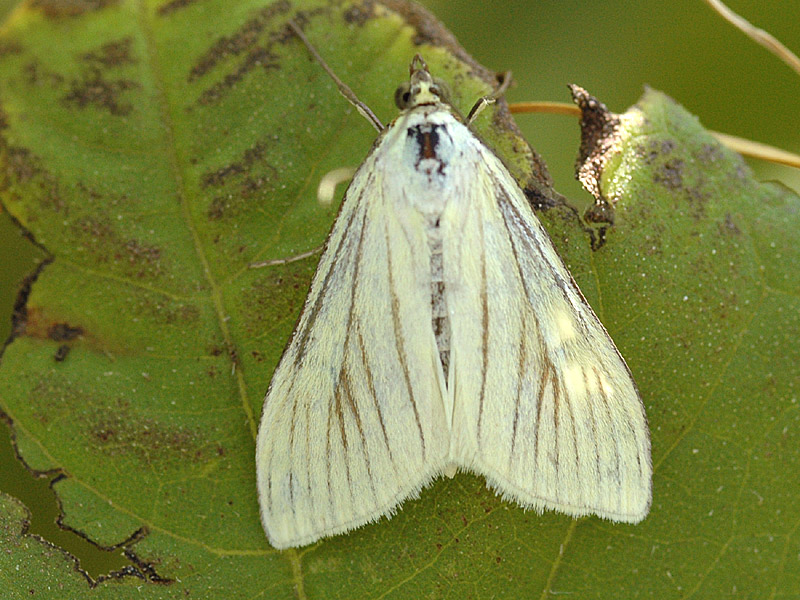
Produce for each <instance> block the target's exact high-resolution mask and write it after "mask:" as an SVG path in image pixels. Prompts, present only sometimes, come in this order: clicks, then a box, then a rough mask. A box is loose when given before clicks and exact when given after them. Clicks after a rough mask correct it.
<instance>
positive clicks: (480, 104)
mask: <svg viewBox="0 0 800 600" xmlns="http://www.w3.org/2000/svg"><path fill="white" fill-rule="evenodd" d="M510 85H511V71H506V72H505V73H503V75H502V81H501V82H500V85H498V86H497V88H496V89H495V90H494V91H493V92H492V93H491V94H489V95H487V96H483V97H482V98H478V101H477V102H475V104H474V105H473V107H472V108H471V109H470V111H469V114H468V115H467V125H470V124H472V122H473V121H474V120H475V118H476V117H477V116H478V115H479V114H480V113H481V112H482V111H483V109H484V108H486V107H487V106H489V105H490V104H494V103H495V102H497V100H498V99H499V98H502V97H503V95H504V94H505V93H506V90H507V89H508V86H510Z"/></svg>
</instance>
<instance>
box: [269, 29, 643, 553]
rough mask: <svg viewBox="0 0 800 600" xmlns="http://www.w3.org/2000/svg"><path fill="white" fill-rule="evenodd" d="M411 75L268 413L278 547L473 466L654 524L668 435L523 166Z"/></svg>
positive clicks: (572, 508)
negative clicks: (521, 175)
mask: <svg viewBox="0 0 800 600" xmlns="http://www.w3.org/2000/svg"><path fill="white" fill-rule="evenodd" d="M303 40H304V42H306V43H307V40H305V38H304V37H303ZM317 56H318V55H317ZM320 60H321V59H320ZM410 70H411V78H410V82H409V85H408V88H407V91H403V92H402V93H400V92H398V95H397V96H398V97H399V98H400V99H401V100H402V104H401V109H402V110H401V113H400V115H399V116H398V117H397V118H396V119H395V120H394V121H393V122H392V123H391V124H390V125H389V126H388V127H387V128H386V130H384V131H383V132H382V134H381V137H380V138H379V140H378V142H377V143H376V144H375V146H374V147H373V149H372V151H371V152H370V154H369V156H368V157H367V158H366V160H365V161H364V163H363V164H362V165H361V167H360V168H359V169H358V171H357V172H356V174H355V175H354V177H353V181H352V183H351V185H350V187H349V188H348V190H347V192H346V194H345V199H344V201H343V204H342V208H341V210H340V214H339V216H338V217H337V220H336V222H335V223H334V226H333V229H332V230H331V234H330V236H329V239H328V242H327V245H326V248H325V251H324V253H323V255H322V258H321V260H320V263H319V266H318V268H317V271H316V273H315V275H314V278H313V280H312V284H311V290H310V292H309V295H308V298H307V299H306V303H305V306H304V308H303V312H302V315H301V317H300V320H299V323H298V325H297V328H296V330H295V332H294V334H293V336H292V339H291V341H290V342H289V345H288V347H287V349H286V351H285V352H284V355H283V357H282V358H281V361H280V363H279V365H278V368H277V369H276V371H275V374H274V375H273V379H272V382H271V384H270V388H269V390H268V392H267V395H266V398H265V401H264V411H263V414H262V419H261V425H260V428H259V433H258V440H257V450H256V468H257V479H258V491H259V502H260V505H261V516H262V521H263V524H264V529H265V531H266V532H267V536H268V537H269V540H270V543H271V544H272V545H273V546H275V547H276V548H286V547H289V546H301V545H305V544H308V543H311V542H313V541H315V540H317V539H319V538H321V537H325V536H329V535H334V534H336V533H341V532H344V531H348V530H350V529H353V528H356V527H359V526H360V525H363V524H365V523H367V522H369V521H374V520H377V519H379V518H380V517H381V516H391V514H393V513H394V511H395V510H396V509H397V506H398V505H399V504H400V503H401V502H402V501H403V500H404V499H406V498H407V497H409V496H415V495H416V494H417V493H418V492H419V490H420V489H421V488H422V487H423V486H425V485H426V484H427V483H428V482H429V481H430V480H431V479H432V478H434V477H436V476H437V475H439V474H441V473H447V474H448V475H452V474H453V473H454V472H455V469H456V468H461V469H464V470H472V471H475V472H477V473H480V474H483V475H484V476H486V478H487V480H488V482H489V484H490V485H491V486H492V487H494V488H495V489H496V490H497V491H498V492H499V493H501V494H502V495H503V496H504V497H505V498H508V499H512V500H514V501H516V502H518V503H519V504H521V505H522V506H524V507H530V508H534V509H537V510H543V509H545V508H552V509H556V510H560V511H563V512H566V513H568V514H571V515H575V516H580V515H585V514H597V515H599V516H601V517H605V518H609V519H613V520H617V521H627V522H637V521H639V520H641V519H642V518H644V516H645V515H646V514H647V511H648V508H649V504H650V479H651V473H652V467H651V463H650V445H649V444H650V442H649V432H648V428H647V422H646V419H645V415H644V409H643V407H642V403H641V400H640V399H639V395H638V392H637V390H636V386H635V384H634V382H633V379H632V378H631V375H630V372H629V371H628V368H627V366H626V365H625V362H624V361H623V359H622V357H621V356H620V354H619V352H618V351H617V349H616V348H615V346H614V343H613V342H612V341H611V338H610V337H609V336H608V334H607V333H606V331H605V329H604V328H603V326H602V325H601V324H600V321H599V320H598V319H597V317H596V316H595V314H594V313H593V312H592V309H591V308H590V307H589V305H588V304H587V303H586V301H585V300H584V298H583V296H582V295H581V293H580V291H579V290H578V288H577V286H576V285H575V283H574V281H573V280H572V277H571V276H570V274H569V272H568V271H567V269H566V267H565V266H564V265H563V263H562V262H561V260H560V258H559V257H558V254H557V253H556V251H555V249H554V248H553V246H552V243H551V242H550V240H549V238H548V237H547V235H546V233H545V232H544V229H543V228H542V226H541V225H540V224H539V222H538V220H537V219H536V217H535V215H534V214H533V211H532V210H531V208H530V206H529V204H528V203H527V201H526V200H525V197H524V195H523V193H522V191H521V190H520V188H519V186H518V185H517V184H516V182H514V180H513V178H512V177H511V175H510V174H509V173H508V171H507V170H506V168H505V166H504V165H503V164H502V162H501V161H500V160H499V159H498V158H497V157H496V156H495V155H494V154H493V153H492V151H491V150H489V149H488V148H487V147H486V146H485V145H484V144H483V143H482V142H481V141H480V140H479V139H478V138H477V137H476V136H475V135H474V134H473V133H472V132H471V131H470V129H469V128H468V126H466V125H465V124H464V123H463V121H462V120H461V118H460V117H458V116H457V114H456V113H455V112H454V111H453V110H452V109H451V108H450V106H449V105H448V104H447V103H446V102H444V101H443V99H442V98H441V94H440V91H439V88H438V86H437V83H436V82H435V80H433V78H432V77H431V76H430V73H429V72H428V70H427V67H426V66H425V64H424V61H422V59H421V58H420V57H415V59H414V61H412V64H411V69H410ZM337 83H338V80H337ZM342 85H343V84H342ZM342 85H340V90H341V89H342ZM346 92H347V93H349V94H352V92H350V91H349V88H347V90H346V91H343V93H345V95H346V96H347V93H346ZM348 98H349V96H348ZM475 113H476V111H473V113H472V114H475ZM373 122H374V121H373Z"/></svg>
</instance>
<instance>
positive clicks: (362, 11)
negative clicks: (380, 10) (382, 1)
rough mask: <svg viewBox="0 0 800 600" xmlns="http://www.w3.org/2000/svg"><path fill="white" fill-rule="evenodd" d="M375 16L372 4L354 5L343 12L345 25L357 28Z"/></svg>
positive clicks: (373, 4)
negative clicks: (352, 25) (356, 26)
mask: <svg viewBox="0 0 800 600" xmlns="http://www.w3.org/2000/svg"><path fill="white" fill-rule="evenodd" d="M374 14H375V3H374V2H363V3H361V4H354V5H353V6H351V7H350V8H349V9H347V10H346V11H345V12H344V15H343V17H344V20H345V22H347V23H353V24H354V25H358V26H359V27H360V26H361V25H363V24H364V23H366V22H367V21H369V20H370V19H371V18H372V17H373V15H374Z"/></svg>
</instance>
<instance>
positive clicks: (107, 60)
mask: <svg viewBox="0 0 800 600" xmlns="http://www.w3.org/2000/svg"><path fill="white" fill-rule="evenodd" d="M132 44H133V40H132V39H131V38H129V37H126V38H122V39H121V40H119V41H116V42H108V43H106V44H103V45H102V46H100V47H99V48H98V49H97V50H92V51H91V52H87V53H86V54H83V55H81V59H82V60H83V61H84V62H88V63H90V64H95V65H100V66H103V67H117V66H120V65H125V64H136V60H135V59H134V58H133V56H132V55H131V46H132Z"/></svg>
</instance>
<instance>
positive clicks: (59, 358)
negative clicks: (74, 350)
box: [53, 344, 70, 362]
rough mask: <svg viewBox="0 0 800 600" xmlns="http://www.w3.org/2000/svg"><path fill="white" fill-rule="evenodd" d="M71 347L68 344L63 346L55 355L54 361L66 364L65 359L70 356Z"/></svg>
mask: <svg viewBox="0 0 800 600" xmlns="http://www.w3.org/2000/svg"><path fill="white" fill-rule="evenodd" d="M69 351H70V347H69V346H67V345H66V344H61V345H60V346H59V347H58V349H57V350H56V353H55V354H53V360H54V361H56V362H64V359H65V358H67V354H69Z"/></svg>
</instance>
